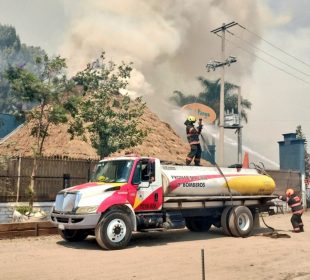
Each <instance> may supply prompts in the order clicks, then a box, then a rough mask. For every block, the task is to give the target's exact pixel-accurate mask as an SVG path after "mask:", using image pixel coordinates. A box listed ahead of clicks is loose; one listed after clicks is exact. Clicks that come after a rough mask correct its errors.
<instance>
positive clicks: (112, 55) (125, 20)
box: [0, 0, 310, 169]
mask: <svg viewBox="0 0 310 280" xmlns="http://www.w3.org/2000/svg"><path fill="white" fill-rule="evenodd" d="M309 18H310V2H309V1H307V0H299V1H294V0H282V1H272V0H217V1H215V0H149V1H140V0H114V1H100V0H88V1H82V0H45V1H42V0H0V23H1V24H8V25H12V26H14V27H15V28H16V30H17V33H18V35H19V36H20V39H21V41H22V42H23V43H25V44H27V45H33V46H40V47H42V48H43V49H45V50H46V51H47V52H48V53H49V54H50V55H59V54H60V55H61V56H63V57H65V58H66V59H67V64H68V74H69V75H74V73H76V72H77V71H78V70H81V69H83V68H84V67H85V65H86V63H88V62H90V61H93V60H95V59H96V58H97V57H99V55H100V53H101V51H103V50H104V51H105V52H106V57H107V58H108V59H111V60H113V61H115V62H120V61H126V62H131V61H132V62H133V63H134V70H133V73H132V79H131V82H130V86H129V88H128V90H129V92H130V94H132V95H133V96H140V95H142V96H143V97H144V100H145V101H146V102H147V105H148V106H149V107H150V109H151V110H152V111H153V112H155V113H156V114H157V115H158V116H159V117H160V118H161V119H162V120H163V121H165V122H168V123H169V124H170V125H171V126H172V127H173V129H175V130H176V131H177V132H178V134H179V135H180V136H181V137H183V138H184V139H185V132H184V124H183V123H184V118H185V116H184V113H183V112H180V110H179V109H178V108H177V107H176V106H175V105H174V104H172V103H171V101H170V97H171V96H172V95H173V91H174V90H180V91H182V92H184V93H185V94H197V93H199V92H200V91H201V90H202V88H201V86H200V84H199V83H198V81H197V78H198V77H200V76H202V77H204V78H207V79H209V80H216V79H218V78H220V76H221V71H220V69H217V70H216V71H211V72H207V71H206V64H207V63H208V62H209V61H210V60H220V59H221V39H220V38H219V37H218V36H216V35H214V34H213V33H211V30H213V29H215V28H218V27H220V26H221V25H222V24H223V23H229V22H232V21H235V22H238V23H239V24H240V25H242V26H243V27H245V29H243V28H241V27H239V26H235V27H232V28H231V29H229V31H230V32H231V33H232V34H229V33H226V39H227V40H226V42H225V57H228V56H230V55H232V56H236V58H237V62H236V63H234V64H232V65H231V66H230V67H226V69H225V81H227V82H230V83H233V84H236V85H239V86H240V87H241V94H242V96H243V97H244V98H246V99H248V100H250V101H251V102H252V109H251V110H250V111H248V120H249V121H248V123H247V124H246V123H244V124H243V125H244V128H243V130H242V143H243V144H244V147H243V151H248V152H249V157H250V162H251V161H253V162H257V161H261V162H263V163H264V164H265V166H266V167H268V168H275V169H276V168H279V146H278V141H281V140H283V136H282V134H284V133H291V132H295V129H296V127H297V125H301V126H302V129H303V132H304V134H305V135H306V137H310V112H309V107H310V106H309V104H310V93H309V92H310V77H309V76H310V53H309V47H310V20H309ZM204 131H205V135H206V136H207V137H211V135H212V136H213V137H214V138H215V141H216V142H217V137H218V131H217V129H215V128H213V127H210V126H205V128H204ZM225 138H226V140H225V142H226V144H225V149H224V159H225V165H229V164H233V163H236V161H237V148H236V141H237V136H236V134H235V132H234V131H231V130H229V131H228V130H225Z"/></svg>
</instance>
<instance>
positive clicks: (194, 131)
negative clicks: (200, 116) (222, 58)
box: [184, 116, 202, 166]
mask: <svg viewBox="0 0 310 280" xmlns="http://www.w3.org/2000/svg"><path fill="white" fill-rule="evenodd" d="M195 122H196V118H195V117H193V116H189V117H188V118H187V120H186V121H185V123H184V124H185V125H186V135H187V140H188V143H189V144H190V147H191V150H190V152H189V153H188V155H187V158H186V165H190V163H191V162H192V160H193V159H194V163H195V165H197V166H198V165H200V158H201V146H200V142H199V135H200V133H201V130H202V124H201V120H199V125H198V127H197V128H195V126H194V123H195Z"/></svg>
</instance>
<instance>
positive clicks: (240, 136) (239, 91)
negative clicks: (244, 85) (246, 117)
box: [237, 87, 242, 164]
mask: <svg viewBox="0 0 310 280" xmlns="http://www.w3.org/2000/svg"><path fill="white" fill-rule="evenodd" d="M238 119H239V126H238V128H237V133H238V163H240V164H242V125H241V87H238Z"/></svg>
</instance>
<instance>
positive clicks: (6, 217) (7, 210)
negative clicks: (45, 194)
mask: <svg viewBox="0 0 310 280" xmlns="http://www.w3.org/2000/svg"><path fill="white" fill-rule="evenodd" d="M53 204H54V203H53V202H37V203H34V204H33V209H34V212H35V211H39V210H41V211H44V212H45V213H46V214H48V216H49V215H50V212H51V210H52V207H53ZM28 205H29V204H28V203H0V224H6V223H11V222H13V212H14V209H15V208H16V207H18V206H28Z"/></svg>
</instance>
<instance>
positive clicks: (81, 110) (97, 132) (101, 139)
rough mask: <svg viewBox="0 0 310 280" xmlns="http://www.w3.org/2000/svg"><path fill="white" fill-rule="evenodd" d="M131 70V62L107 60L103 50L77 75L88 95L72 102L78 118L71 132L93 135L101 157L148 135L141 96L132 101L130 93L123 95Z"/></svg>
mask: <svg viewBox="0 0 310 280" xmlns="http://www.w3.org/2000/svg"><path fill="white" fill-rule="evenodd" d="M131 71H132V66H131V64H125V63H121V64H119V65H117V64H115V63H114V62H112V61H109V62H106V61H105V57H104V53H103V54H102V55H101V56H100V58H98V59H97V60H96V61H95V62H94V63H92V64H89V65H87V68H86V69H85V70H83V71H81V72H79V73H78V74H77V75H76V76H75V77H74V80H75V81H76V83H77V84H78V85H79V86H80V87H82V89H83V95H84V96H83V97H82V98H80V99H79V100H77V99H76V98H75V99H71V103H70V104H68V105H70V108H71V112H72V116H73V117H74V120H73V121H72V122H71V124H70V128H69V132H70V133H71V135H72V137H74V136H82V137H83V139H84V140H86V135H89V138H90V140H91V143H92V146H93V147H94V148H95V149H96V150H97V153H98V155H100V157H105V156H108V155H110V154H111V153H113V152H116V151H118V150H121V149H125V148H129V147H133V146H136V145H137V144H140V143H141V142H142V140H143V139H144V137H145V136H146V135H147V130H146V129H143V128H139V124H140V117H141V116H142V115H143V112H144V108H145V103H144V102H142V99H141V98H137V99H136V100H134V101H132V100H131V99H130V97H129V96H128V94H121V92H122V91H124V90H125V89H126V87H127V85H128V81H129V78H130V73H131ZM72 104H73V105H72Z"/></svg>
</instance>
